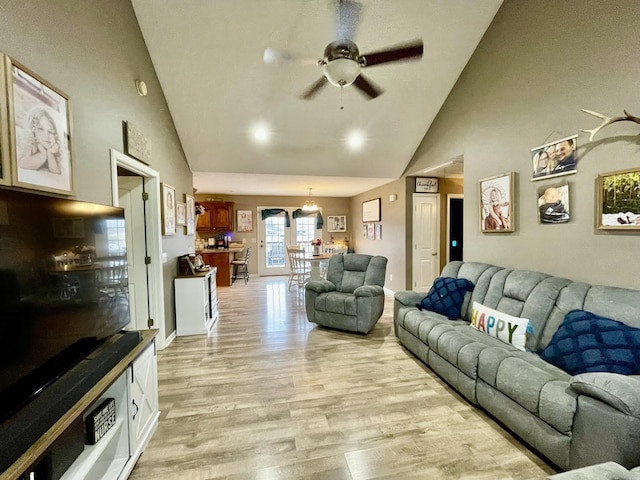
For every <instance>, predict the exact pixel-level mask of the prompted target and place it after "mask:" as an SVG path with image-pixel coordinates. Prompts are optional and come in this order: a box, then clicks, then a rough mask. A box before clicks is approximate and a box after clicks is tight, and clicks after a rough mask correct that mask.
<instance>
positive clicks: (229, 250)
mask: <svg viewBox="0 0 640 480" xmlns="http://www.w3.org/2000/svg"><path fill="white" fill-rule="evenodd" d="M242 250H244V248H242V247H240V248H205V249H202V250H196V253H198V254H203V253H238V252H241V251H242Z"/></svg>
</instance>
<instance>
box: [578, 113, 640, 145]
mask: <svg viewBox="0 0 640 480" xmlns="http://www.w3.org/2000/svg"><path fill="white" fill-rule="evenodd" d="M582 111H583V112H585V113H588V114H589V115H593V116H594V117H598V118H601V119H602V123H601V124H600V125H599V126H598V127H596V128H593V129H591V130H580V131H581V132H585V133H589V134H590V135H589V141H592V140H593V137H595V136H596V133H598V132H599V131H600V130H602V129H603V128H604V127H606V126H607V125H611V124H612V123H616V122H624V121H629V122H635V123H638V124H640V117H634V116H633V115H629V113H628V112H627V111H626V110H623V112H624V116H621V117H613V118H612V117H607V116H606V115H603V114H601V113H598V112H592V111H591V110H585V109H584V108H583V109H582Z"/></svg>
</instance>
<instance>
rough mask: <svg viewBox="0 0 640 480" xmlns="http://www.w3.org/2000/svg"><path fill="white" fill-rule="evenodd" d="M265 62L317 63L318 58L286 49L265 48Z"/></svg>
mask: <svg viewBox="0 0 640 480" xmlns="http://www.w3.org/2000/svg"><path fill="white" fill-rule="evenodd" d="M262 58H263V60H264V63H266V64H270V63H299V64H301V65H317V64H318V60H316V59H314V58H309V57H304V56H302V55H299V54H296V53H292V52H286V51H284V50H276V49H275V48H265V49H264V55H263V57H262Z"/></svg>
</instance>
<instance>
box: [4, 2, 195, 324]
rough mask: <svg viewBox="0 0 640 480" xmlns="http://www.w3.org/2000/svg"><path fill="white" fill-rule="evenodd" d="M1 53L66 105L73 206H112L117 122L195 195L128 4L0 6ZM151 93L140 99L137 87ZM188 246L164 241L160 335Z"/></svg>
mask: <svg viewBox="0 0 640 480" xmlns="http://www.w3.org/2000/svg"><path fill="white" fill-rule="evenodd" d="M0 51H2V52H3V53H5V54H7V55H9V56H11V57H13V58H14V59H15V60H17V61H18V62H20V63H21V64H23V65H24V66H26V67H27V68H29V69H31V70H33V71H34V72H36V73H37V74H38V75H40V76H41V77H42V78H44V79H46V80H47V81H49V82H50V83H52V84H53V85H55V86H56V87H57V88H59V89H60V90H62V91H63V92H65V93H66V94H67V95H68V96H69V98H70V106H71V114H72V139H71V145H72V149H73V161H74V163H75V165H74V172H75V189H76V194H77V195H76V198H78V199H80V200H87V201H92V202H98V203H105V204H111V202H112V198H111V171H110V157H109V149H116V150H119V151H123V140H122V121H123V120H126V121H130V122H132V123H133V124H134V125H135V126H136V127H137V128H138V129H139V130H140V131H142V132H143V133H144V134H145V135H146V136H147V137H148V138H149V139H150V140H151V142H152V145H153V146H152V158H151V167H152V168H153V169H155V170H157V171H158V172H159V173H160V179H161V181H163V182H167V183H169V184H171V185H172V186H174V187H175V188H176V192H177V194H178V198H181V197H182V196H183V194H184V193H190V192H192V191H193V190H192V189H193V182H192V178H191V171H190V169H189V167H188V165H187V163H186V161H185V156H184V153H183V151H182V147H181V145H180V141H179V139H178V136H177V134H176V132H175V128H174V125H173V121H172V119H171V116H170V115H169V113H168V108H167V105H166V102H165V99H164V96H163V94H162V91H161V89H160V84H159V83H158V79H157V78H156V75H155V71H154V69H153V65H152V64H151V60H150V58H149V54H148V52H147V50H146V46H145V43H144V41H143V39H142V35H141V33H140V30H139V28H138V24H137V21H136V18H135V15H134V12H133V9H132V7H131V4H130V2H129V1H128V0H108V1H102V0H29V1H25V2H17V1H11V2H10V1H4V2H2V3H1V4H0ZM138 78H140V79H143V80H144V81H145V82H146V83H147V85H148V89H149V94H148V96H147V97H144V98H143V97H140V96H139V95H138V94H137V92H136V89H135V85H134V81H135V80H136V79H138ZM192 244H193V236H185V235H184V234H183V232H181V231H180V232H178V234H177V235H175V236H172V237H164V238H163V251H165V252H166V253H167V257H168V263H167V264H166V265H165V266H164V291H165V319H164V321H165V327H166V332H167V334H170V333H171V332H173V331H174V330H175V315H174V306H173V304H174V303H173V277H174V276H175V273H176V271H177V268H176V256H178V255H181V254H183V253H185V252H186V249H187V247H188V246H189V245H192Z"/></svg>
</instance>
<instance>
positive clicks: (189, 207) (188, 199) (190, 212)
mask: <svg viewBox="0 0 640 480" xmlns="http://www.w3.org/2000/svg"><path fill="white" fill-rule="evenodd" d="M184 203H185V210H186V213H187V225H186V227H187V235H193V234H194V233H196V203H195V200H194V199H193V196H192V195H189V194H188V193H185V194H184Z"/></svg>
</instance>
